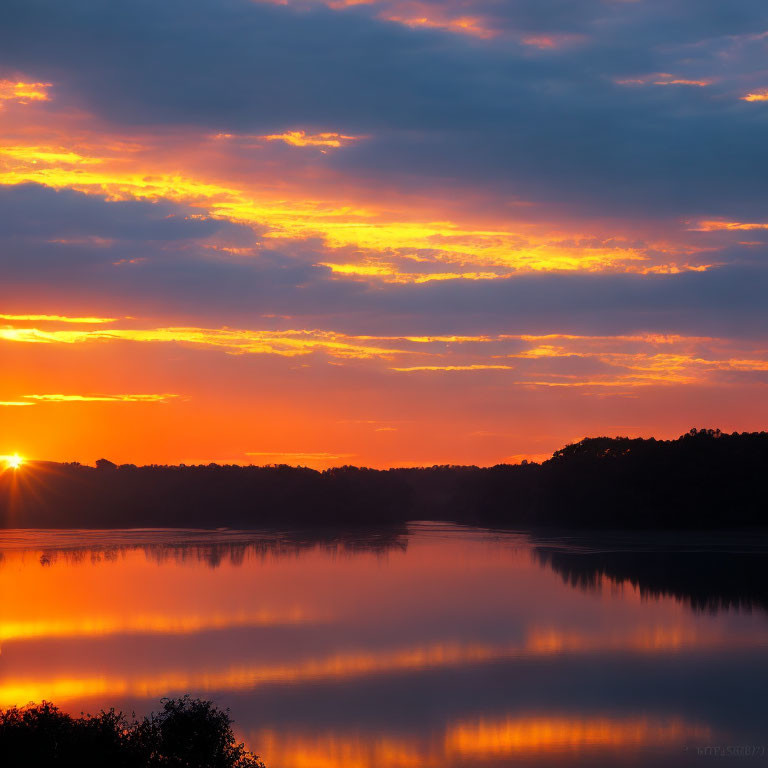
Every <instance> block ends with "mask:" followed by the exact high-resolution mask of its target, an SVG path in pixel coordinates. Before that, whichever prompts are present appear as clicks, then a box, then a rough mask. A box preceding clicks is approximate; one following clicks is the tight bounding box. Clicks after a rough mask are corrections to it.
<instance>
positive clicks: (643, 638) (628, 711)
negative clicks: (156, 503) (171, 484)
mask: <svg viewBox="0 0 768 768" xmlns="http://www.w3.org/2000/svg"><path fill="white" fill-rule="evenodd" d="M681 542H682V540H681V539H678V538H677V537H676V536H675V535H674V534H670V533H665V534H653V533H647V534H644V535H643V536H638V535H634V536H633V538H632V539H631V541H630V540H629V539H627V538H626V537H623V536H622V535H620V534H601V535H599V536H597V537H595V536H587V535H583V534H580V535H578V536H573V535H569V534H560V535H553V534H551V533H548V534H546V535H538V534H530V533H523V532H507V531H496V530H487V529H477V528H466V527H457V526H453V525H449V524H440V523H415V524H409V525H407V526H397V527H388V528H375V529H374V528H371V529H355V530H333V531H327V530H326V531H313V530H305V531H294V532H290V533H288V532H285V531H280V530H269V531H266V530H265V531H224V530H222V531H199V530H171V529H163V530H151V529H142V530H123V531H83V530H65V531H29V530H9V531H3V532H0V605H1V606H2V608H1V609H0V644H1V650H2V653H0V706H3V707H6V706H10V705H13V704H25V703H27V702H29V701H38V702H39V701H41V700H42V699H49V700H52V701H55V702H56V703H57V704H59V705H60V706H62V707H63V708H65V709H68V710H69V711H73V712H80V711H81V710H84V711H91V712H93V711H96V710H98V709H100V708H102V707H109V706H117V707H122V708H124V709H126V710H128V711H131V710H135V711H136V712H137V713H142V712H146V711H149V710H151V709H153V708H156V706H157V703H158V700H159V699H160V698H161V697H163V696H169V695H178V694H183V693H187V692H189V693H192V694H193V695H200V696H204V697H206V698H211V699H213V700H214V701H215V702H217V703H218V704H220V705H222V706H227V707H230V708H231V710H232V715H233V717H234V718H235V723H236V725H235V727H236V730H237V732H238V736H239V737H240V738H242V739H244V740H245V741H246V742H247V743H248V745H249V746H250V747H251V748H252V749H254V750H255V751H257V752H258V753H260V754H261V755H262V757H263V758H264V760H265V762H266V763H267V765H268V766H270V768H304V767H305V766H306V768H309V766H312V767H313V768H323V767H326V766H327V767H328V768H335V767H336V766H339V768H341V767H342V766H343V767H344V768H349V767H350V766H353V767H354V768H369V767H370V768H404V767H405V766H435V767H437V766H478V767H479V766H499V765H507V764H513V763H514V764H515V765H518V764H524V765H525V764H536V765H539V764H540V765H577V764H578V765H584V764H594V765H605V766H613V765H623V764H627V765H630V764H632V765H637V764H648V765H650V764H653V765H685V764H688V763H691V764H693V763H696V762H700V761H701V760H702V759H704V758H703V757H702V756H701V755H700V751H701V750H707V749H710V750H711V749H714V748H727V747H741V746H746V745H751V746H756V747H761V746H763V745H764V743H765V742H768V737H766V736H765V735H764V734H765V726H764V718H763V716H762V713H763V712H764V707H763V701H764V694H765V691H766V690H768V663H766V662H768V613H767V612H766V608H767V607H768V599H766V594H767V591H766V587H765V577H764V576H762V574H763V573H765V570H766V569H765V566H766V565H767V564H768V546H763V545H761V544H760V543H759V539H756V538H755V537H747V536H744V535H741V534H729V535H727V536H724V535H720V534H716V533H708V534H702V535H698V536H697V535H693V536H692V535H687V536H686V539H685V544H682V543H681ZM729 759H731V758H728V757H725V758H723V757H718V763H720V764H723V763H725V764H727V763H728V761H729ZM732 759H733V761H734V763H735V764H742V763H743V759H744V758H743V757H739V756H736V757H733V758H732Z"/></svg>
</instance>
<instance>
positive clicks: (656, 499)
mask: <svg viewBox="0 0 768 768" xmlns="http://www.w3.org/2000/svg"><path fill="white" fill-rule="evenodd" d="M97 465H98V466H97V467H96V468H94V467H89V466H84V465H80V464H58V463H53V462H28V463H27V464H25V465H23V466H22V467H21V468H19V469H18V470H12V469H8V470H6V471H5V472H3V473H2V475H0V528H73V527H77V528H143V527H148V528H159V527H160V528H218V527H227V528H240V529H248V528H262V527H286V528H300V527H323V526H334V525H377V524H390V523H406V522H408V521H410V520H435V521H440V520H448V521H452V522H457V523H464V524H477V525H484V526H487V525H491V526H504V527H521V528H525V529H531V528H542V527H555V528H570V529H579V528H583V529H605V530H607V529H637V530H640V529H670V530H672V529H681V530H686V529H693V528H697V529H716V528H724V529H732V528H749V527H760V526H764V525H768V514H766V509H767V508H768V494H766V490H767V485H768V484H767V483H766V477H767V476H768V471H767V470H768V433H766V432H759V433H733V434H730V435H728V434H722V433H720V432H719V431H716V430H700V431H697V430H691V432H690V433H687V434H685V435H683V436H682V437H680V438H679V439H677V440H669V441H658V440H654V439H649V440H645V439H640V438H638V439H630V438H588V439H585V440H582V441H581V442H579V443H576V444H573V445H569V446H566V447H565V448H563V449H562V450H560V451H557V452H556V453H555V454H554V455H553V457H552V458H551V459H549V460H548V461H546V462H544V463H542V464H535V463H524V464H519V465H508V464H501V465H497V466H494V467H475V466H434V467H428V468H421V469H387V470H375V469H366V468H358V467H339V468H335V469H329V470H325V471H322V472H320V471H317V470H313V469H309V468H305V467H290V466H284V465H273V466H267V467H255V466H235V465H226V466H219V465H213V464H211V465H199V466H183V465H181V466H154V465H153V466H144V467H137V466H134V465H122V466H119V467H118V466H116V465H114V464H112V463H111V462H108V461H106V460H101V461H100V462H97Z"/></svg>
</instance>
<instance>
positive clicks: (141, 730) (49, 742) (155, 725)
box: [0, 696, 264, 768]
mask: <svg viewBox="0 0 768 768" xmlns="http://www.w3.org/2000/svg"><path fill="white" fill-rule="evenodd" d="M162 703H163V706H162V709H161V710H160V712H157V713H152V714H150V715H148V716H146V717H143V718H141V719H140V720H137V719H135V718H129V717H128V716H126V715H125V714H123V713H122V712H118V711H115V710H114V709H110V710H106V711H102V712H100V713H99V714H97V715H81V716H80V717H73V716H72V715H70V714H67V713H66V712H62V711H61V710H60V709H59V708H58V707H56V706H55V705H53V704H51V703H50V702H43V703H42V704H39V705H34V704H31V705H29V706H26V707H11V708H10V709H7V710H5V711H0V755H2V764H3V766H4V768H22V767H23V768H48V767H49V766H58V767H59V768H106V767H107V766H109V768H161V767H162V768H264V763H262V762H261V760H259V758H258V757H256V756H255V755H253V754H251V753H250V752H248V750H247V749H246V748H245V746H244V745H243V744H241V743H238V742H237V740H236V739H235V736H234V733H233V732H232V720H231V718H230V716H229V712H228V711H227V710H222V709H219V708H218V707H217V706H215V705H214V704H213V703H212V702H210V701H204V700H201V699H193V698H191V697H189V696H184V697H182V698H179V699H164V700H163V702H162Z"/></svg>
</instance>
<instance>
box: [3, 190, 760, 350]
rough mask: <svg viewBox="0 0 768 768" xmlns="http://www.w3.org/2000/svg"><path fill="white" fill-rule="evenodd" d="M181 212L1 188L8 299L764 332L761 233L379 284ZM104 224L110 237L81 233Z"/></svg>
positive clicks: (214, 312) (448, 324) (309, 319)
mask: <svg viewBox="0 0 768 768" xmlns="http://www.w3.org/2000/svg"><path fill="white" fill-rule="evenodd" d="M182 214H183V209H181V208H179V207H174V206H173V205H171V204H167V203H166V204H153V203H142V202H138V203H137V202H106V201H104V200H102V199H100V198H98V197H93V196H87V195H84V194H81V193H77V192H71V191H63V192H53V191H51V190H48V189H45V188H41V187H36V186H34V185H26V186H22V187H9V188H0V225H1V227H2V230H1V231H2V237H0V268H1V269H2V273H3V283H2V285H1V286H0V301H2V302H3V305H4V306H9V305H11V304H13V305H14V306H17V305H18V297H19V296H20V295H23V296H25V301H27V302H29V303H30V304H31V305H33V306H32V309H29V310H27V311H33V310H34V311H38V310H39V308H40V304H41V302H45V306H46V307H48V309H47V311H56V312H59V311H61V310H62V309H63V308H66V306H69V305H70V303H73V304H72V305H73V306H76V305H78V304H80V305H82V299H83V297H88V299H89V303H90V304H91V305H93V304H94V303H95V304H99V305H101V307H102V308H104V309H105V311H106V310H107V309H108V311H110V312H113V313H114V312H119V313H122V314H132V315H136V314H144V315H148V316H157V317H176V318H178V317H188V318H193V317H194V322H195V323H204V324H212V325H215V326H217V325H242V326H244V327H249V326H250V327H253V326H256V325H260V326H263V325H264V324H265V321H264V320H263V318H262V315H264V314H271V315H277V316H281V315H289V316H292V317H293V319H292V320H290V321H285V322H286V323H287V324H288V325H293V326H295V325H297V324H298V325H301V326H303V327H321V328H332V329H334V330H339V331H346V332H348V333H351V334H361V333H362V334H365V333H371V334H393V333H394V334H396V333H407V334H413V333H454V332H455V333H488V334H496V333H511V334H515V333H530V332H542V333H545V332H550V333H558V332H570V333H584V334H609V335H610V334H616V333H633V332H638V331H657V332H665V333H683V334H693V335H702V334H703V335H713V336H725V337H751V338H759V337H764V336H765V335H766V334H768V313H766V311H765V296H766V295H768V261H767V260H766V256H767V255H768V253H766V251H765V247H764V246H760V247H757V248H753V249H749V252H750V254H751V256H750V259H749V261H745V260H744V258H743V257H741V256H739V255H738V254H729V253H727V252H722V253H721V254H720V256H721V257H722V260H723V261H726V262H728V264H727V266H724V267H722V268H719V269H712V270H709V271H707V272H686V273H682V274H677V275H634V274H583V273H558V274H551V273H549V274H545V273H534V274H521V275H517V276H515V277H512V278H508V279H500V280H480V281H473V280H452V281H438V282H434V283H424V284H419V285H389V284H378V285H370V284H367V283H363V282H357V281H352V280H339V279H334V278H333V276H332V275H331V272H330V271H329V270H328V269H327V268H325V267H319V266H316V264H317V262H319V261H322V260H323V258H324V256H327V254H326V253H324V252H323V250H322V246H321V244H319V243H315V242H312V241H306V242H301V241H299V242H295V243H293V244H288V245H286V246H285V247H284V248H283V249H282V250H274V249H271V248H267V247H264V246H260V245H258V244H255V245H254V248H253V250H252V251H251V252H250V255H245V256H243V255H230V254H228V253H227V252H222V251H220V250H215V249H212V248H211V247H210V246H211V244H215V243H216V239H217V238H221V237H232V236H238V235H240V234H241V233H240V231H239V230H240V229H243V228H241V227H238V226H236V225H232V224H229V223H226V222H216V221H199V220H194V219H192V220H190V219H186V218H184V217H183V215H182ZM168 217H170V218H168ZM94 233H95V234H97V235H98V236H99V237H100V238H104V239H105V241H106V242H97V243H95V244H93V243H89V242H88V241H87V240H84V241H80V240H78V239H77V238H78V237H79V236H86V235H93V234H94ZM67 238H74V239H72V240H68V239H67ZM61 241H64V242H61ZM740 253H741V252H739V254H740ZM19 309H24V308H19ZM280 322H281V321H280V320H279V318H278V319H276V320H274V321H266V324H267V325H270V324H272V325H274V324H279V323H280Z"/></svg>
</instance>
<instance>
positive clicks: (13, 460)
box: [5, 453, 24, 469]
mask: <svg viewBox="0 0 768 768" xmlns="http://www.w3.org/2000/svg"><path fill="white" fill-rule="evenodd" d="M5 463H6V464H7V465H8V468H9V469H18V468H19V467H20V466H21V465H22V464H23V463H24V459H22V458H21V456H19V454H18V453H14V454H13V456H6V457H5Z"/></svg>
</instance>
